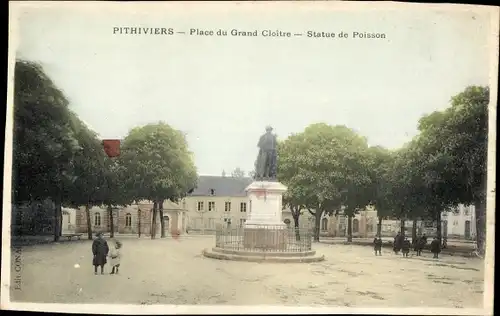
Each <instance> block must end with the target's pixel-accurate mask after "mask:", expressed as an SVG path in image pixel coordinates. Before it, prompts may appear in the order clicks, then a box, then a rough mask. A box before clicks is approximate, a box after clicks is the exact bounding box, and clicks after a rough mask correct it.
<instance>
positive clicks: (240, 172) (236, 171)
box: [231, 167, 245, 178]
mask: <svg viewBox="0 0 500 316" xmlns="http://www.w3.org/2000/svg"><path fill="white" fill-rule="evenodd" d="M231 177H233V178H244V177H245V171H243V170H241V169H240V168H239V167H238V168H236V169H234V170H233V172H231Z"/></svg>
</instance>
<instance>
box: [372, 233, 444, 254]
mask: <svg viewBox="0 0 500 316" xmlns="http://www.w3.org/2000/svg"><path fill="white" fill-rule="evenodd" d="M426 245H427V236H426V235H425V234H423V235H422V236H419V237H417V238H415V239H414V240H413V242H410V241H409V240H408V237H406V236H403V235H401V233H397V235H396V237H394V243H393V251H394V253H395V254H396V255H397V254H399V252H400V251H401V253H402V254H403V257H408V255H409V253H410V249H411V248H412V246H413V250H414V251H415V252H416V255H417V256H421V255H422V250H423V249H424V248H425V246H426ZM373 247H374V250H375V255H376V256H381V255H382V238H381V237H380V236H376V237H375V239H374V240H373ZM430 248H431V252H432V253H433V255H434V258H438V255H439V253H440V252H441V245H440V244H439V240H438V239H437V237H435V238H434V239H433V240H432V242H431V245H430Z"/></svg>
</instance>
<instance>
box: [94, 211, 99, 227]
mask: <svg viewBox="0 0 500 316" xmlns="http://www.w3.org/2000/svg"><path fill="white" fill-rule="evenodd" d="M94 226H101V214H100V213H95V215H94Z"/></svg>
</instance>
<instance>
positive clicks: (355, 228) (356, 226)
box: [352, 219, 359, 233]
mask: <svg viewBox="0 0 500 316" xmlns="http://www.w3.org/2000/svg"><path fill="white" fill-rule="evenodd" d="M358 231H359V221H358V220H357V219H353V220H352V232H353V233H357V232H358Z"/></svg>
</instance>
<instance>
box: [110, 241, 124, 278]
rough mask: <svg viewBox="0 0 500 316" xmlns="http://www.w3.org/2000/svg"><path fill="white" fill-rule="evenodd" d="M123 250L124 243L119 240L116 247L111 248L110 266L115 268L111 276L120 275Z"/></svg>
mask: <svg viewBox="0 0 500 316" xmlns="http://www.w3.org/2000/svg"><path fill="white" fill-rule="evenodd" d="M121 248H122V243H121V242H119V241H118V240H117V241H116V242H115V245H114V247H113V248H111V251H110V252H109V257H110V260H109V264H110V265H111V266H112V267H113V268H112V270H111V274H115V273H116V274H118V268H120V261H121V258H122V254H121V250H120V249H121Z"/></svg>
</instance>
